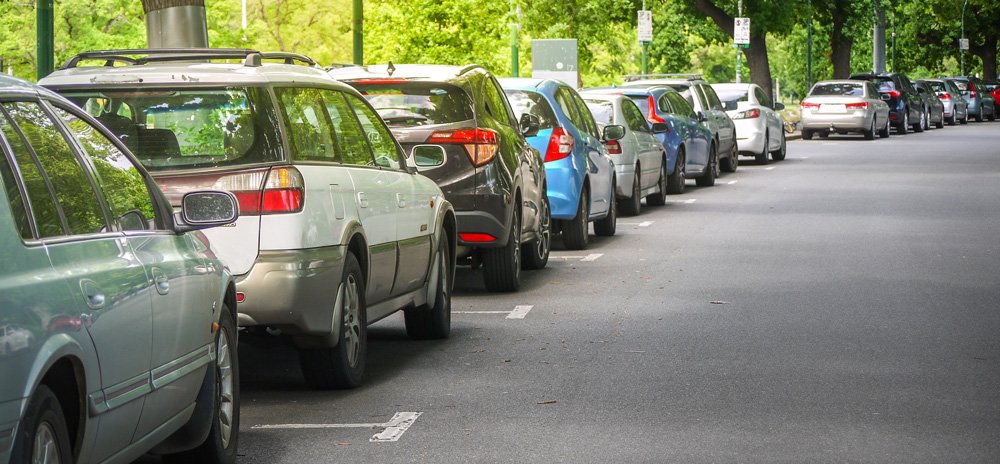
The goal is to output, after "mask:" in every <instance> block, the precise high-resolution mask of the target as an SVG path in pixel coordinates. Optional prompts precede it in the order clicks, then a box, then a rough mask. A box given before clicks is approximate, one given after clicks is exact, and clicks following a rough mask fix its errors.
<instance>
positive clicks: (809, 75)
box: [806, 16, 813, 91]
mask: <svg viewBox="0 0 1000 464" xmlns="http://www.w3.org/2000/svg"><path fill="white" fill-rule="evenodd" d="M806 57H807V59H806V82H807V85H806V87H807V89H812V86H813V20H812V16H810V17H809V27H808V28H807V29H806ZM807 91H808V90H807Z"/></svg>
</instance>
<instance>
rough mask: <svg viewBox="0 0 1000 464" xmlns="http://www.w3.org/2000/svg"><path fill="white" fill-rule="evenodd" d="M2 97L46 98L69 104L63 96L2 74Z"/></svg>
mask: <svg viewBox="0 0 1000 464" xmlns="http://www.w3.org/2000/svg"><path fill="white" fill-rule="evenodd" d="M0 95H4V96H11V95H23V96H30V97H45V98H48V99H52V100H59V101H61V102H65V103H69V100H66V99H65V98H63V97H62V96H61V95H59V94H57V93H55V92H53V91H51V90H49V89H46V88H45V87H41V86H39V85H36V84H32V83H30V82H28V81H26V80H23V79H20V78H17V77H14V76H8V75H6V74H0Z"/></svg>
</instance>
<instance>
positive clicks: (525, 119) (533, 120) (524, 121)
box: [520, 113, 542, 137]
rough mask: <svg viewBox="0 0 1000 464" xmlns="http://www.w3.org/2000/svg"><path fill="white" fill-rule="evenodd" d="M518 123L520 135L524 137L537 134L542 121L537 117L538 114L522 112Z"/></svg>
mask: <svg viewBox="0 0 1000 464" xmlns="http://www.w3.org/2000/svg"><path fill="white" fill-rule="evenodd" d="M520 125H521V134H522V135H524V136H525V137H534V136H536V135H538V128H539V127H541V125H542V121H541V120H540V119H538V116H535V115H533V114H529V113H524V114H522V115H521V120H520Z"/></svg>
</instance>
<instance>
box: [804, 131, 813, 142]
mask: <svg viewBox="0 0 1000 464" xmlns="http://www.w3.org/2000/svg"><path fill="white" fill-rule="evenodd" d="M812 139H813V133H812V131H811V130H803V131H802V140H812Z"/></svg>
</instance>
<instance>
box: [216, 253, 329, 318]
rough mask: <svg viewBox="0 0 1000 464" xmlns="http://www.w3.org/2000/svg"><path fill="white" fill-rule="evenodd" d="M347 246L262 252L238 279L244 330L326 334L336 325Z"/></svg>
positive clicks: (237, 285)
mask: <svg viewBox="0 0 1000 464" xmlns="http://www.w3.org/2000/svg"><path fill="white" fill-rule="evenodd" d="M345 255H346V247H344V246H340V245H338V246H331V247H323V248H310V249H304V250H287V251H261V252H260V254H259V255H258V256H257V261H256V262H254V265H253V268H251V269H250V272H248V273H246V274H244V275H242V276H238V277H237V279H236V291H237V292H240V293H243V294H244V296H245V298H246V299H245V300H244V301H243V302H242V303H239V304H238V305H237V310H238V312H239V325H240V326H258V325H259V326H271V327H277V328H280V329H281V330H282V331H283V332H286V333H288V334H290V335H325V334H329V333H330V332H331V330H332V328H333V327H332V325H333V312H334V306H335V302H336V298H337V289H338V287H339V285H340V281H341V276H342V274H343V272H344V257H345Z"/></svg>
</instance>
